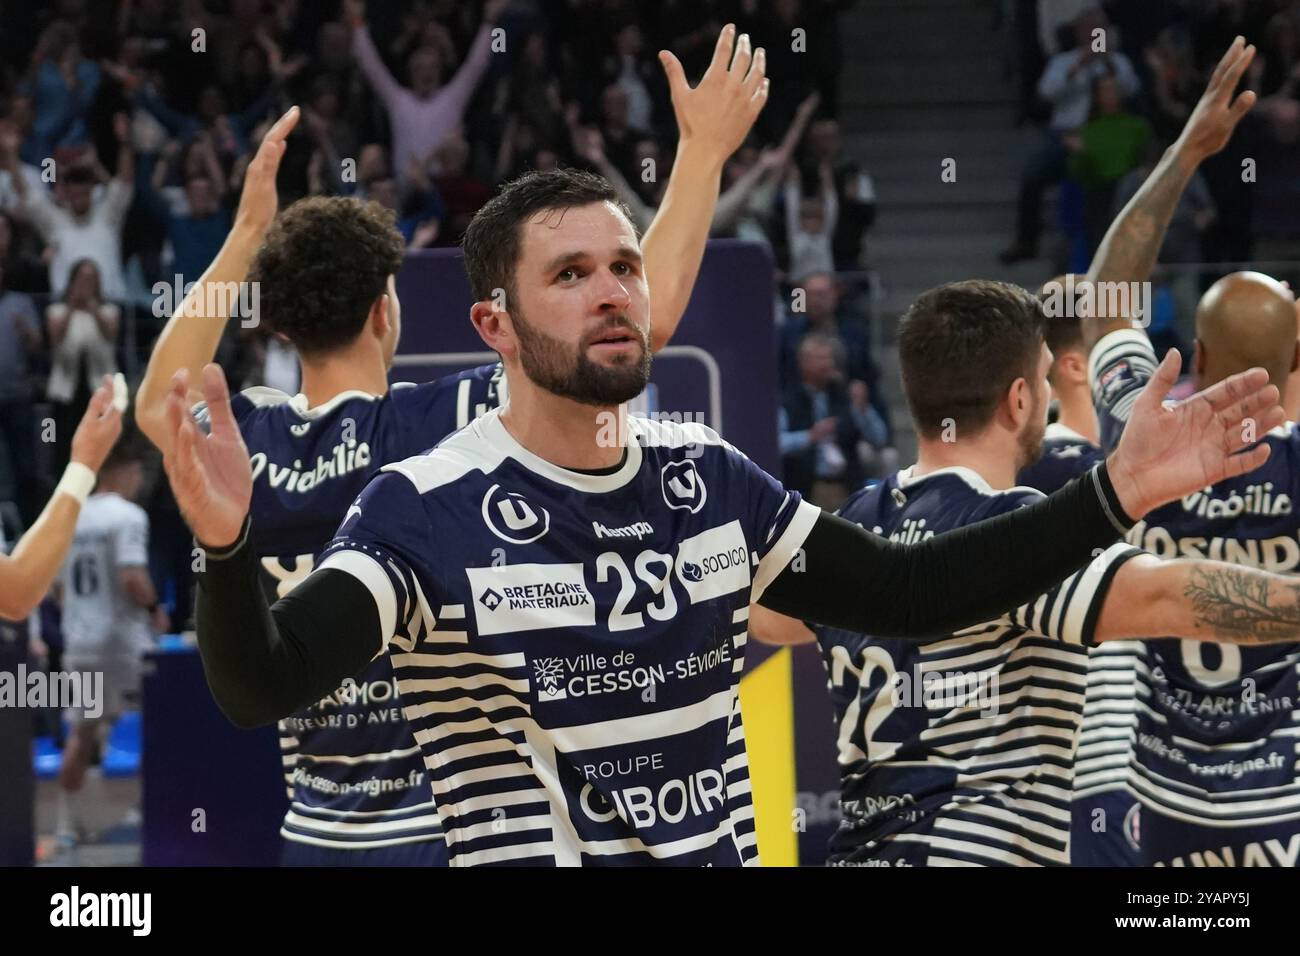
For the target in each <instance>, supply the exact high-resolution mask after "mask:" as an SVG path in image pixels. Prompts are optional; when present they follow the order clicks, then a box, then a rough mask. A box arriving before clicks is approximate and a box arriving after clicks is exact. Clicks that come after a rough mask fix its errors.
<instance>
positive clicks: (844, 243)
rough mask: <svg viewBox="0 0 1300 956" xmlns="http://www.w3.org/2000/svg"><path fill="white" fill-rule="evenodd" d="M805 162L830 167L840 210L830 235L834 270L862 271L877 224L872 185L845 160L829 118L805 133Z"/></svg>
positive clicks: (837, 127) (856, 166) (859, 168)
mask: <svg viewBox="0 0 1300 956" xmlns="http://www.w3.org/2000/svg"><path fill="white" fill-rule="evenodd" d="M813 102H814V104H815V103H816V102H817V101H816V100H814V101H813ZM808 159H809V165H810V166H811V167H812V168H813V169H818V170H820V169H821V168H822V167H823V166H829V167H830V170H831V175H832V178H833V181H834V186H835V188H834V192H835V200H836V205H837V206H838V209H839V214H838V216H837V217H836V223H835V229H834V232H833V233H832V235H831V251H832V254H833V256H834V259H835V268H836V269H837V270H838V271H840V272H853V271H856V270H858V269H861V268H862V265H863V263H862V246H863V242H864V241H865V239H866V235H867V230H868V229H870V228H871V224H872V223H873V222H875V221H876V187H875V184H874V183H873V182H872V181H871V177H870V176H868V175H867V173H866V172H865V171H864V170H863V168H862V166H861V165H860V164H858V163H856V162H853V161H852V160H850V159H847V158H846V157H845V156H844V147H843V139H842V138H841V136H840V124H839V123H838V122H837V121H836V120H833V119H831V118H829V117H823V118H821V119H818V120H816V121H814V122H813V124H812V127H811V128H810V129H809V130H808Z"/></svg>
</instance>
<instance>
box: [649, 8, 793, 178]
mask: <svg viewBox="0 0 1300 956" xmlns="http://www.w3.org/2000/svg"><path fill="white" fill-rule="evenodd" d="M659 62H660V63H662V64H663V68H664V73H665V74H667V76H668V88H669V90H670V91H671V93H672V100H673V112H674V113H675V114H676V116H677V129H678V130H679V131H680V134H681V139H682V141H683V143H691V144H692V145H696V144H698V145H700V146H708V147H709V150H710V152H711V153H712V154H713V155H714V157H715V158H716V160H717V162H718V163H721V162H723V161H724V160H725V159H726V158H727V157H728V156H730V155H731V154H732V153H734V152H735V151H736V150H737V149H738V148H739V147H740V144H741V143H743V142H744V141H745V137H746V136H748V135H749V131H750V129H751V128H752V127H753V125H754V120H756V119H757V118H758V114H759V113H760V112H761V111H762V109H763V105H764V104H765V103H766V102H767V93H768V87H769V85H770V84H769V81H768V79H767V75H766V71H767V54H766V53H765V52H764V50H763V48H762V47H759V48H758V49H757V50H755V49H753V47H752V46H751V45H750V41H749V34H747V33H746V34H741V36H740V38H739V39H736V27H735V26H734V25H733V24H730V23H729V24H727V25H726V26H725V27H723V28H722V32H721V33H720V34H719V35H718V43H717V46H716V47H714V50H713V61H712V62H711V63H710V64H709V68H708V69H707V70H705V71H704V76H703V77H702V78H701V79H700V82H699V83H698V84H696V86H695V88H694V89H692V88H691V85H690V84H689V83H687V82H686V73H685V71H684V70H683V69H682V64H681V62H680V61H679V60H678V59H677V57H675V56H674V55H673V54H672V53H670V52H668V51H667V50H662V51H660V53H659Z"/></svg>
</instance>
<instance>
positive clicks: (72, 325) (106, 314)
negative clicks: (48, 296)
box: [45, 259, 121, 473]
mask: <svg viewBox="0 0 1300 956" xmlns="http://www.w3.org/2000/svg"><path fill="white" fill-rule="evenodd" d="M120 324H121V310H120V309H118V307H117V306H116V305H114V304H113V303H111V302H106V301H105V300H104V294H103V291H102V288H101V286H100V271H99V267H98V265H97V264H96V262H95V260H93V259H81V260H79V261H77V262H76V263H74V264H73V266H72V269H71V274H70V276H69V279H68V287H67V291H66V292H65V293H64V295H63V297H62V300H61V301H59V302H52V303H51V304H50V305H49V306H48V307H47V308H46V310H45V332H46V336H47V337H48V338H49V341H50V378H49V381H48V382H47V383H46V387H45V397H46V398H47V399H49V402H50V404H51V405H52V406H53V408H54V431H55V448H56V449H57V451H56V459H57V460H56V462H55V472H56V473H57V472H60V471H62V470H63V468H64V466H65V465H66V464H67V463H68V454H69V452H70V451H71V448H72V445H71V442H72V433H73V432H74V431H75V430H76V427H77V422H78V421H79V420H80V418H81V413H82V411H83V410H84V409H85V407H86V403H87V402H88V401H90V396H91V393H92V392H94V390H95V388H96V386H97V385H98V384H99V383H100V382H101V381H103V378H104V376H105V375H111V374H112V373H114V372H116V371H117V370H118V369H117V358H116V355H115V352H114V350H115V346H116V342H117V334H118V330H119V327H120Z"/></svg>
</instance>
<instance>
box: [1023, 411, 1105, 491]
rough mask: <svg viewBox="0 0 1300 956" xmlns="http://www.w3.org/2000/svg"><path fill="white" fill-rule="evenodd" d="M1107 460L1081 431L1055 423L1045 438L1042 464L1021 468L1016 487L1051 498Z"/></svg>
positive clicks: (1037, 462) (1039, 462) (1035, 463)
mask: <svg viewBox="0 0 1300 956" xmlns="http://www.w3.org/2000/svg"><path fill="white" fill-rule="evenodd" d="M1105 457H1106V456H1105V455H1103V454H1102V451H1101V449H1100V448H1098V447H1097V446H1096V445H1094V444H1093V443H1092V442H1090V441H1088V439H1086V438H1084V437H1083V436H1082V435H1080V434H1079V433H1078V432H1076V431H1074V430H1073V429H1071V428H1066V427H1065V426H1064V425H1062V424H1061V423H1060V422H1052V423H1051V424H1050V425H1048V426H1047V431H1046V432H1045V433H1044V435H1043V453H1042V454H1041V455H1040V456H1039V458H1038V461H1036V462H1034V463H1033V464H1032V465H1026V466H1025V467H1024V468H1022V469H1020V474H1019V475H1017V476H1016V484H1019V485H1024V486H1025V487H1027V488H1037V489H1038V490H1039V491H1041V492H1042V493H1043V494H1045V495H1050V494H1051V493H1052V492H1054V491H1060V490H1061V489H1062V488H1064V487H1065V486H1066V485H1068V484H1069V483H1070V482H1071V481H1072V480H1073V479H1075V478H1077V477H1079V476H1080V475H1081V474H1083V473H1084V472H1085V471H1087V470H1088V469H1089V468H1091V467H1092V466H1093V465H1096V464H1098V463H1100V462H1101V461H1102V460H1103V459H1104V458H1105Z"/></svg>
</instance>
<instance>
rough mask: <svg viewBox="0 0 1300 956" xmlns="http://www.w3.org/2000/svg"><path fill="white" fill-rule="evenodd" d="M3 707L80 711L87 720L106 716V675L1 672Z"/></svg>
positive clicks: (22, 666)
mask: <svg viewBox="0 0 1300 956" xmlns="http://www.w3.org/2000/svg"><path fill="white" fill-rule="evenodd" d="M0 707H28V708H32V709H40V708H45V707H57V708H59V709H60V710H80V711H81V712H82V713H83V714H84V715H85V716H86V718H87V719H89V720H94V719H95V718H98V717H102V716H103V714H104V673H103V671H54V672H52V673H46V672H45V671H43V670H33V671H28V669H27V665H26V664H19V665H18V667H17V668H16V669H15V670H13V671H0Z"/></svg>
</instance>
